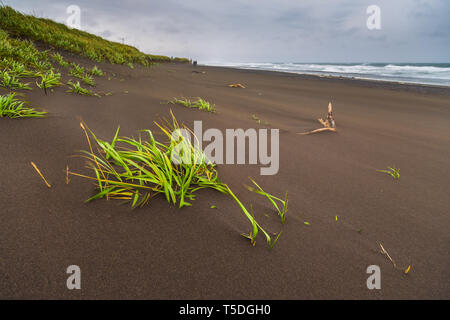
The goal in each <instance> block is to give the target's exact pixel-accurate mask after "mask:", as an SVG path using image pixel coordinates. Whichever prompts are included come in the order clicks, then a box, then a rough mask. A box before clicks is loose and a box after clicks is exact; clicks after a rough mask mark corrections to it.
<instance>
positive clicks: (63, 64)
mask: <svg viewBox="0 0 450 320" xmlns="http://www.w3.org/2000/svg"><path fill="white" fill-rule="evenodd" d="M52 58H53V60H55V61H56V62H57V63H58V64H59V65H60V66H61V67H68V66H70V63H69V62H67V61H66V60H64V58H63V56H62V55H60V54H59V53H58V52H56V53H53V54H52Z"/></svg>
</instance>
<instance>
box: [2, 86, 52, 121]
mask: <svg viewBox="0 0 450 320" xmlns="http://www.w3.org/2000/svg"><path fill="white" fill-rule="evenodd" d="M46 113H47V112H43V111H36V110H35V109H33V108H31V107H30V106H28V105H27V104H26V103H25V102H24V101H21V100H19V99H17V98H16V93H14V92H12V93H9V94H7V95H0V118H2V117H9V118H13V119H16V118H42V117H43V116H44V115H45V114H46Z"/></svg>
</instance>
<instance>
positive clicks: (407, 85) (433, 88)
mask: <svg viewBox="0 0 450 320" xmlns="http://www.w3.org/2000/svg"><path fill="white" fill-rule="evenodd" d="M198 66H199V67H206V68H224V69H232V70H246V71H254V72H263V73H265V72H269V73H279V74H287V75H291V76H292V75H293V76H298V77H299V78H301V79H306V80H312V79H328V80H331V81H337V80H339V81H342V80H343V81H348V82H350V83H353V84H358V83H359V84H361V85H366V86H369V87H375V86H378V87H381V88H385V89H392V90H395V89H400V90H401V89H403V90H406V91H415V92H422V93H424V92H425V93H432V94H443V95H450V85H449V86H445V85H437V84H427V83H414V82H404V81H394V80H383V79H371V78H359V77H350V76H349V77H346V76H338V75H326V74H313V73H299V72H294V71H280V70H264V69H252V68H239V67H236V66H214V65H207V64H199V65H198Z"/></svg>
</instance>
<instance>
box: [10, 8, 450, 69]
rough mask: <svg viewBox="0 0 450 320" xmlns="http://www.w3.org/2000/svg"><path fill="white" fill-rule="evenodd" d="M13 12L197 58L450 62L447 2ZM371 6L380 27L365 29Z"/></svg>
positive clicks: (144, 48)
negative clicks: (75, 22) (74, 23)
mask: <svg viewBox="0 0 450 320" xmlns="http://www.w3.org/2000/svg"><path fill="white" fill-rule="evenodd" d="M3 3H4V4H5V5H10V6H11V7H13V8H14V9H16V10H19V11H21V12H24V13H27V14H33V15H36V16H39V17H45V18H50V19H53V20H55V21H58V22H66V20H67V18H68V17H69V14H67V13H66V9H67V7H68V6H69V5H77V6H79V7H80V9H81V29H82V30H85V31H87V32H91V33H94V34H97V35H99V36H102V37H104V38H106V39H108V40H112V41H118V42H122V41H123V42H125V43H127V44H130V45H132V46H135V47H137V48H138V49H139V50H141V51H143V52H146V53H152V54H163V55H167V56H179V57H189V58H192V59H196V60H199V61H200V62H211V61H217V62H306V63H308V62H336V63H349V62H450V59H449V52H450V19H449V18H448V17H449V16H450V2H449V1H445V0H399V1H395V2H393V1H387V0H370V1H366V0H361V1H349V0H335V1H331V0H323V1H320V3H319V2H318V1H312V0H303V1H300V0H298V1H294V0H259V1H255V0H229V1H227V2H224V1H216V0H195V1H180V0H167V1H164V2H163V3H161V2H157V1H154V0H150V1H144V0H134V1H126V0H122V1H119V0H112V1H86V0H74V1H50V0H41V1H39V3H37V2H36V1H31V0H4V1H3ZM369 5H377V6H378V7H379V8H380V10H381V15H380V17H381V29H379V30H377V29H375V30H369V29H368V28H367V25H366V21H367V19H368V17H369V14H367V13H366V9H367V7H368V6H369Z"/></svg>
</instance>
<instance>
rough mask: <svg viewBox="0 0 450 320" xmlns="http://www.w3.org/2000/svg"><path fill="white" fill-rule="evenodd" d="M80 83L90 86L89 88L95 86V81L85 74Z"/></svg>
mask: <svg viewBox="0 0 450 320" xmlns="http://www.w3.org/2000/svg"><path fill="white" fill-rule="evenodd" d="M81 81H83V82H84V83H86V84H88V85H90V86H92V87H93V86H95V81H94V78H92V77H91V76H90V75H88V74H85V75H84V76H83V77H82V78H81Z"/></svg>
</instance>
